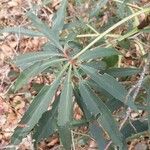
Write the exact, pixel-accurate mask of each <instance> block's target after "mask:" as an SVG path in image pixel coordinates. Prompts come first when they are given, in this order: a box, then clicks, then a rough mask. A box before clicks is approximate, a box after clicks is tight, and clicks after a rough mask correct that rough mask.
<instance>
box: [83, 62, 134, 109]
mask: <svg viewBox="0 0 150 150" xmlns="http://www.w3.org/2000/svg"><path fill="white" fill-rule="evenodd" d="M81 68H82V69H83V71H84V72H85V73H87V74H88V75H89V76H90V77H91V79H92V80H93V81H95V83H96V84H97V85H98V86H99V87H100V88H103V89H104V90H106V91H107V92H108V93H109V94H111V95H112V96H113V97H114V98H116V99H118V100H120V101H122V102H123V103H125V104H127V105H129V106H130V107H131V108H133V109H136V106H135V105H134V102H132V101H131V99H129V100H128V101H127V102H125V100H126V96H127V91H126V89H125V88H124V86H122V85H121V84H120V83H119V82H117V81H116V80H115V78H113V77H112V76H110V75H108V74H106V73H105V74H103V75H102V74H99V73H98V72H97V70H96V69H93V68H91V67H88V66H85V65H81Z"/></svg>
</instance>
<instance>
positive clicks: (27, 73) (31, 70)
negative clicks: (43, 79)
mask: <svg viewBox="0 0 150 150" xmlns="http://www.w3.org/2000/svg"><path fill="white" fill-rule="evenodd" d="M63 60H64V59H54V60H53V59H52V60H47V61H45V62H43V61H40V62H37V63H35V64H33V65H31V66H30V67H28V68H27V69H25V70H24V71H23V72H22V73H21V74H20V75H19V77H18V78H17V80H16V82H15V83H14V85H13V87H12V90H14V91H15V92H16V91H17V90H19V89H20V88H21V87H22V86H23V85H25V84H26V83H27V82H28V81H29V79H30V78H31V77H34V76H36V75H38V74H39V73H41V72H43V71H44V70H45V69H47V68H48V67H50V66H51V65H54V64H57V63H60V62H61V61H63Z"/></svg>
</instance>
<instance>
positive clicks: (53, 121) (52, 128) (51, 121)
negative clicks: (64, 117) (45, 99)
mask: <svg viewBox="0 0 150 150" xmlns="http://www.w3.org/2000/svg"><path fill="white" fill-rule="evenodd" d="M58 103H59V97H58V98H57V99H55V101H54V103H53V104H52V109H51V110H49V111H47V112H45V113H44V114H43V115H42V117H41V119H40V120H39V122H38V124H37V125H36V127H35V129H34V134H33V139H35V142H36V143H38V142H39V141H41V140H42V139H44V138H48V137H49V136H50V135H52V134H53V133H55V132H56V131H57V110H58Z"/></svg>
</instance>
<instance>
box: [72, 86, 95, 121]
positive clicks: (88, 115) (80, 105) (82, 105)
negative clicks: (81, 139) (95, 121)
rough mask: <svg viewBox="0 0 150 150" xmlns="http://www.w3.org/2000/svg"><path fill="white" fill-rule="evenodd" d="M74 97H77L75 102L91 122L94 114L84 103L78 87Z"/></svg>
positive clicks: (75, 89)
mask: <svg viewBox="0 0 150 150" xmlns="http://www.w3.org/2000/svg"><path fill="white" fill-rule="evenodd" d="M74 96H75V101H76V102H77V104H78V105H79V107H80V108H81V110H82V112H83V113H84V116H85V118H86V119H87V121H89V120H91V118H92V114H91V112H89V111H88V108H87V105H86V104H85V103H84V100H83V98H82V97H81V96H80V94H79V89H78V87H75V88H74Z"/></svg>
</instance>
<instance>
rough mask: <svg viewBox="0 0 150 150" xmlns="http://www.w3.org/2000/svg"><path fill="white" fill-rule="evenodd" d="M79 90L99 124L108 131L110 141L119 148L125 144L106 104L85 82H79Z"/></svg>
mask: <svg viewBox="0 0 150 150" xmlns="http://www.w3.org/2000/svg"><path fill="white" fill-rule="evenodd" d="M79 90H80V93H81V96H82V98H83V101H84V103H85V104H86V106H87V108H88V110H89V111H90V112H91V113H92V114H93V115H94V116H95V118H97V122H98V123H99V125H102V127H103V128H104V129H105V130H106V131H107V132H108V134H109V135H110V137H111V139H112V141H113V142H114V143H115V144H116V145H118V146H119V147H120V148H122V147H123V146H125V145H124V144H123V143H124V142H123V137H122V135H121V133H120V132H119V130H118V128H117V125H116V122H115V121H114V119H113V117H112V115H111V112H110V111H109V110H108V108H107V106H106V105H105V104H104V103H103V102H102V101H101V100H100V99H98V98H97V97H96V95H95V94H94V93H93V91H92V90H91V89H90V88H89V87H88V86H87V85H86V84H85V83H80V85H79Z"/></svg>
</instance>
